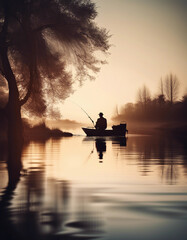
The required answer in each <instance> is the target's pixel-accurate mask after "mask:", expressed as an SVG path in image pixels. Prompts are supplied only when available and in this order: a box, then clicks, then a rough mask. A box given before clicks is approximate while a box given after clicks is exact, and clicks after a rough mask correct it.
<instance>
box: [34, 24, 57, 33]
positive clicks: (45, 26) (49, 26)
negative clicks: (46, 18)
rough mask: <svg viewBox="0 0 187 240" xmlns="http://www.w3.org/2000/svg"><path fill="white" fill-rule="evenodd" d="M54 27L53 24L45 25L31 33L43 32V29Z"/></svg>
mask: <svg viewBox="0 0 187 240" xmlns="http://www.w3.org/2000/svg"><path fill="white" fill-rule="evenodd" d="M55 25H56V24H54V23H51V24H45V25H43V26H40V27H38V28H35V29H33V31H34V32H39V31H43V30H45V29H47V28H52V27H54V26H55Z"/></svg>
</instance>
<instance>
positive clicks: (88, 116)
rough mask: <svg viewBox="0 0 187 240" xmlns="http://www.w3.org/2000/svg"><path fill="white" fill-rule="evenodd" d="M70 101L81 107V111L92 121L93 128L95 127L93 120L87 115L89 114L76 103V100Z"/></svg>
mask: <svg viewBox="0 0 187 240" xmlns="http://www.w3.org/2000/svg"><path fill="white" fill-rule="evenodd" d="M71 102H72V103H74V104H75V105H77V106H78V107H80V109H82V111H83V112H84V113H85V114H86V115H87V117H88V118H89V119H90V120H91V122H92V123H93V126H94V128H95V124H94V120H93V119H92V118H91V117H90V116H89V114H88V113H87V112H86V111H85V110H84V109H83V108H82V107H81V106H80V105H79V104H77V103H76V102H74V101H72V100H71Z"/></svg>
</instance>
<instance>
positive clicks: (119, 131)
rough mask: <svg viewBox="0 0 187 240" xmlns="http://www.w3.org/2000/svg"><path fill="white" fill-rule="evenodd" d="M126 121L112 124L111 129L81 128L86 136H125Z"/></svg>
mask: <svg viewBox="0 0 187 240" xmlns="http://www.w3.org/2000/svg"><path fill="white" fill-rule="evenodd" d="M126 127H127V125H126V123H121V124H119V125H114V126H112V129H105V130H98V129H95V128H82V130H83V131H84V132H85V133H86V135H87V136H126V133H127V132H128V130H127V128H126Z"/></svg>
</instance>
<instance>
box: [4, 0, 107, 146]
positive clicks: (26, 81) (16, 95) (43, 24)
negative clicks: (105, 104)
mask: <svg viewBox="0 0 187 240" xmlns="http://www.w3.org/2000/svg"><path fill="white" fill-rule="evenodd" d="M96 15H97V12H96V8H95V4H94V3H93V2H92V1H89V0H0V88H1V90H0V92H1V95H2V96H3V99H4V98H5V97H6V101H5V100H3V101H1V102H2V103H3V104H4V105H5V110H6V115H7V118H8V138H9V139H10V145H12V147H13V145H14V144H15V143H17V144H18V143H20V145H21V144H22V138H21V136H22V122H21V108H22V106H24V108H25V109H27V110H28V111H29V112H30V113H32V114H33V113H34V114H37V115H42V114H44V113H46V111H47V109H49V108H50V106H51V105H54V103H55V102H56V101H58V99H65V98H66V97H67V96H68V95H69V94H70V93H71V91H72V84H73V83H74V81H80V82H81V83H82V81H84V80H85V79H87V78H92V73H93V72H96V71H98V70H99V65H100V63H102V61H101V60H100V59H98V58H97V52H99V51H101V52H104V53H105V52H107V50H108V48H109V43H108V37H109V36H108V33H107V31H106V29H103V28H99V27H98V26H97V25H96V23H95V17H96ZM46 106H48V108H47V107H46ZM22 109H23V108H22Z"/></svg>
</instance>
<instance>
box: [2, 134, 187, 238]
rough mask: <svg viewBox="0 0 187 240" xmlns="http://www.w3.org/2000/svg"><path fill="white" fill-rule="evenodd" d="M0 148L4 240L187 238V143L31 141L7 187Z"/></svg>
mask: <svg viewBox="0 0 187 240" xmlns="http://www.w3.org/2000/svg"><path fill="white" fill-rule="evenodd" d="M6 160H7V153H6V150H4V148H3V147H2V148H1V149H0V239H1V240H4V239H40V240H41V239H63V240H66V239H67V240H71V239H81V240H82V239H103V240H105V239H107V240H125V239H127V240H150V239H151V240H152V239H153V240H154V239H155V240H158V239H159V240H167V239H168V240H173V239H180V240H183V239H186V234H187V145H186V143H183V142H182V141H177V140H176V139H171V138H163V137H151V136H135V135H134V136H133V135H129V136H128V139H127V140H126V139H123V138H109V137H106V138H86V137H83V136H74V137H72V138H63V139H60V140H54V139H50V140H48V141H46V142H31V143H29V144H28V145H26V146H25V147H24V149H23V153H22V157H21V161H22V165H23V169H22V176H21V178H20V180H19V182H18V183H17V184H16V185H15V186H14V187H12V188H10V187H7V186H8V172H7V165H6Z"/></svg>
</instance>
